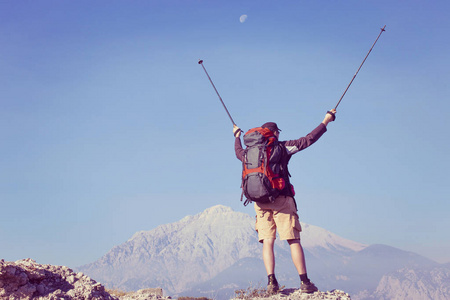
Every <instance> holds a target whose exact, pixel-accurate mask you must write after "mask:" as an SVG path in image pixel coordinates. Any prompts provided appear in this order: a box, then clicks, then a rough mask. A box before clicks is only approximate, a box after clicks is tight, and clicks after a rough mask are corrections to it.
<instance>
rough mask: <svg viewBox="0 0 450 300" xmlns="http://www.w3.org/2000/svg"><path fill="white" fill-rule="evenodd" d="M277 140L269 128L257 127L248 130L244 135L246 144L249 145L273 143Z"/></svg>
mask: <svg viewBox="0 0 450 300" xmlns="http://www.w3.org/2000/svg"><path fill="white" fill-rule="evenodd" d="M275 140H276V137H275V134H274V133H273V131H272V130H270V129H269V128H262V127H256V128H252V129H250V130H249V131H247V132H246V133H245V135H244V144H245V146H247V147H251V146H255V145H258V144H264V143H266V141H267V145H270V144H272V143H273V142H274V141H275Z"/></svg>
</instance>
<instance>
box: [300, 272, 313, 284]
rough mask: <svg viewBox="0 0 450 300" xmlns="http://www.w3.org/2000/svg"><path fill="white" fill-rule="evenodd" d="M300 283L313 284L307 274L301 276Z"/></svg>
mask: <svg viewBox="0 0 450 300" xmlns="http://www.w3.org/2000/svg"><path fill="white" fill-rule="evenodd" d="M300 281H301V282H304V283H310V282H311V280H309V278H308V274H307V273H305V274H301V275H300Z"/></svg>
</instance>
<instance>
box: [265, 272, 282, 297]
mask: <svg viewBox="0 0 450 300" xmlns="http://www.w3.org/2000/svg"><path fill="white" fill-rule="evenodd" d="M279 289H280V287H279V286H278V281H277V279H276V278H275V276H272V275H269V283H267V293H268V294H269V295H274V294H276V293H278V291H279Z"/></svg>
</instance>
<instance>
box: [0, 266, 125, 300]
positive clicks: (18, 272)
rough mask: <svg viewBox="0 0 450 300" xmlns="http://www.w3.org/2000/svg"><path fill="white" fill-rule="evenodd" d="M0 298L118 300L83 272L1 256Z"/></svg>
mask: <svg viewBox="0 0 450 300" xmlns="http://www.w3.org/2000/svg"><path fill="white" fill-rule="evenodd" d="M0 299H2V300H3V299H5V300H6V299H8V300H13V299H14V300H15V299H39V300H41V299H42V300H44V299H86V300H90V299H102V300H117V299H118V298H116V297H113V296H111V295H110V294H109V293H107V292H106V291H105V288H104V287H103V286H102V285H101V284H100V283H98V282H96V281H95V280H93V279H91V278H89V277H88V276H86V275H84V274H83V273H75V272H73V271H72V270H71V269H69V268H68V267H65V266H53V265H41V264H38V263H36V262H35V261H34V260H32V259H23V260H19V261H17V262H6V261H4V260H3V259H2V260H0Z"/></svg>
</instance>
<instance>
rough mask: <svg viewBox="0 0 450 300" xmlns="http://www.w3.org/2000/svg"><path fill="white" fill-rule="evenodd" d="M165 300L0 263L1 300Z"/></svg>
mask: <svg viewBox="0 0 450 300" xmlns="http://www.w3.org/2000/svg"><path fill="white" fill-rule="evenodd" d="M19 299H25V300H28V299H36V300H94V299H98V300H100V299H101V300H167V299H170V297H163V291H162V289H143V290H139V291H137V292H133V293H122V292H119V291H107V290H106V289H105V287H104V286H103V285H101V284H100V283H98V282H96V281H95V280H93V279H91V278H89V277H88V276H86V275H84V274H83V273H81V272H80V273H75V272H73V270H71V269H69V268H68V267H64V266H53V265H41V264H38V263H36V262H35V261H34V260H32V259H23V260H19V261H16V262H7V261H4V260H3V259H2V260H0V300H19ZM240 299H244V300H248V299H270V300H319V299H321V300H322V299H324V300H351V299H350V296H349V295H348V294H346V293H344V292H342V291H338V290H334V291H331V292H316V293H313V294H302V293H300V291H299V290H294V289H285V290H283V291H282V292H281V293H279V294H277V295H274V296H271V297H267V298H263V297H253V296H250V295H247V296H245V297H243V298H240Z"/></svg>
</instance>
